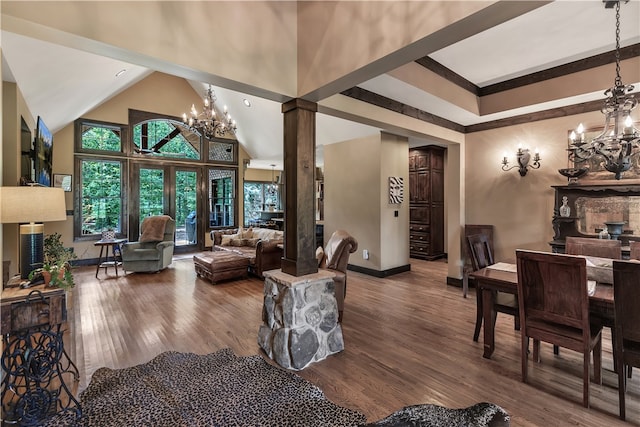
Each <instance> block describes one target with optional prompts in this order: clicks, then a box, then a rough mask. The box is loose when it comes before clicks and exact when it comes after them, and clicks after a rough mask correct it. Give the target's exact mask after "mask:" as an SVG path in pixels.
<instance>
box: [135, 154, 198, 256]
mask: <svg viewBox="0 0 640 427" xmlns="http://www.w3.org/2000/svg"><path fill="white" fill-rule="evenodd" d="M132 173H133V179H132V180H131V182H132V185H133V186H134V188H132V191H131V194H132V195H133V196H134V197H133V198H132V200H131V205H130V206H131V212H132V215H131V218H130V221H131V236H130V238H131V239H133V240H137V238H138V236H139V235H140V224H141V223H142V220H144V218H145V217H148V216H152V215H163V214H164V215H169V216H170V217H171V218H173V219H174V220H175V221H176V234H175V245H176V251H178V252H182V251H183V250H184V251H187V250H189V249H192V248H195V247H198V244H199V240H200V238H201V237H200V234H201V233H199V232H198V230H199V229H201V227H199V224H198V222H199V221H198V215H197V213H198V208H199V207H198V197H197V194H198V175H199V174H198V169H197V168H190V167H183V166H176V165H168V164H162V165H156V164H152V163H142V162H138V163H134V165H133V171H132Z"/></svg>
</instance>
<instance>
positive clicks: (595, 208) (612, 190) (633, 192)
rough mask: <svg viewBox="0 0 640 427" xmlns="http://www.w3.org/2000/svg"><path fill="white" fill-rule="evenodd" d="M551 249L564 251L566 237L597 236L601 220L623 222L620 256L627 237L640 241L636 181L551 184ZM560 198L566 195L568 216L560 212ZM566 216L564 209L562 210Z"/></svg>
mask: <svg viewBox="0 0 640 427" xmlns="http://www.w3.org/2000/svg"><path fill="white" fill-rule="evenodd" d="M552 188H553V189H554V190H555V206H554V209H553V221H552V226H553V233H554V235H553V240H552V241H551V242H549V245H550V246H551V248H552V250H553V252H557V253H564V246H565V239H566V238H567V237H568V236H577V237H592V238H598V232H599V231H600V229H601V228H602V227H603V225H604V224H603V223H604V222H605V221H624V222H625V223H626V225H625V227H624V232H623V234H622V235H621V236H620V240H622V246H623V250H622V251H623V257H625V256H628V254H629V248H628V246H629V240H640V183H639V182H637V180H634V182H633V183H624V182H615V183H602V184H600V183H598V184H587V185H584V184H570V185H553V186H552ZM563 197H566V198H567V206H568V207H569V210H570V211H569V215H568V216H562V215H561V212H560V211H561V209H560V208H561V207H562V204H563ZM563 210H564V209H563ZM563 213H565V215H566V212H563Z"/></svg>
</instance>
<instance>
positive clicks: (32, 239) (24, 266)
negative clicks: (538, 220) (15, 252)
mask: <svg viewBox="0 0 640 427" xmlns="http://www.w3.org/2000/svg"><path fill="white" fill-rule="evenodd" d="M43 261H44V225H43V224H34V223H31V224H23V225H21V226H20V277H21V278H22V279H28V278H29V273H31V272H32V271H33V270H35V269H36V268H40V267H42V263H43Z"/></svg>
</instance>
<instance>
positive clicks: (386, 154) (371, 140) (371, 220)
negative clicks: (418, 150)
mask: <svg viewBox="0 0 640 427" xmlns="http://www.w3.org/2000/svg"><path fill="white" fill-rule="evenodd" d="M408 147H409V146H408V142H407V140H406V138H402V137H397V136H394V135H389V134H386V133H382V134H380V135H374V136H371V137H367V138H359V139H354V140H349V141H344V142H340V143H336V144H331V145H327V146H325V147H324V209H325V211H324V212H325V216H324V241H325V242H326V241H327V240H328V239H329V238H330V237H331V234H332V233H333V232H334V231H335V230H337V229H344V230H346V231H347V232H348V233H349V234H351V235H352V236H353V237H355V239H356V240H357V241H358V251H357V252H356V253H354V254H352V255H351V257H350V258H349V263H350V264H353V265H357V266H360V267H364V268H368V269H371V270H377V271H381V270H385V269H390V268H394V267H399V266H402V265H406V264H408V263H409V226H408V225H409V213H408V209H409V208H408V196H407V202H405V203H402V204H401V205H400V206H396V205H391V204H389V187H388V185H389V184H388V178H389V176H401V177H403V178H404V179H405V183H406V185H405V191H406V192H407V193H408V187H407V186H408V179H409V178H408V175H409V172H408V170H409V166H408V152H409V148H408ZM394 210H398V213H399V215H398V217H397V218H396V217H394V216H393V211H394ZM365 249H366V250H368V251H369V259H368V260H365V259H363V257H362V251H363V250H365Z"/></svg>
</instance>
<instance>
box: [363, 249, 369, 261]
mask: <svg viewBox="0 0 640 427" xmlns="http://www.w3.org/2000/svg"><path fill="white" fill-rule="evenodd" d="M362 258H363V259H369V251H368V250H366V249H364V250H363V251H362Z"/></svg>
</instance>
